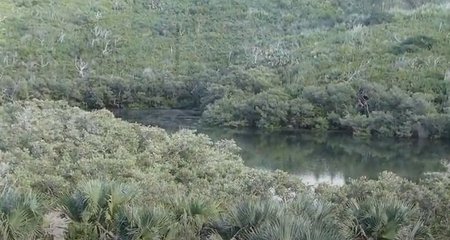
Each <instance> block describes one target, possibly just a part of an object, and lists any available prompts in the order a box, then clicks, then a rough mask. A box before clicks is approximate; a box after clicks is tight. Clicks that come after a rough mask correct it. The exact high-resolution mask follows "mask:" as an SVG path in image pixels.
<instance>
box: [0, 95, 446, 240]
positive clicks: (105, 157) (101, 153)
mask: <svg viewBox="0 0 450 240" xmlns="http://www.w3.org/2000/svg"><path fill="white" fill-rule="evenodd" d="M0 120H1V121H0V124H1V129H2V131H1V132H0V134H1V136H0V139H1V141H0V150H1V151H0V163H1V166H2V171H1V174H2V181H1V184H2V185H4V186H6V187H4V191H3V192H2V193H1V195H0V223H1V225H0V233H1V234H2V239H57V238H59V239H61V238H65V239H167V240H172V239H208V238H213V237H214V238H215V239H222V240H223V239H230V240H231V239H355V240H356V239H433V238H434V239H438V240H441V239H448V238H449V237H450V235H449V234H450V231H449V227H448V226H449V224H448V223H449V219H450V217H449V213H450V211H449V210H450V205H449V203H450V194H449V192H450V191H449V188H448V186H449V183H450V177H449V171H447V172H443V173H431V174H428V175H426V176H425V177H424V178H423V179H422V180H420V181H419V182H417V183H415V182H411V181H408V180H406V179H403V178H400V177H398V176H396V175H394V174H391V173H383V174H381V175H380V177H379V179H378V180H367V179H364V178H361V179H356V180H350V181H349V183H348V184H346V185H344V186H342V187H332V186H327V185H322V186H319V187H317V188H316V189H315V190H314V191H309V190H307V189H306V188H305V187H304V185H303V184H302V183H301V182H300V181H299V180H298V178H297V177H295V176H291V175H288V174H286V173H284V172H281V171H275V172H268V171H262V170H255V169H250V168H248V167H245V166H244V165H243V161H242V159H241V158H240V157H239V155H238V153H237V152H238V150H239V149H238V148H237V146H236V145H235V144H234V143H233V142H231V141H219V142H213V141H211V140H210V139H209V138H208V137H206V136H205V135H201V134H195V133H194V132H192V131H187V130H183V131H179V132H177V133H174V134H168V133H166V132H165V131H164V130H161V129H159V128H152V127H145V126H141V125H137V124H131V123H126V122H123V121H121V120H118V119H115V118H114V117H113V116H112V114H111V113H109V112H107V111H105V110H101V111H96V112H85V111H82V110H80V109H78V108H74V107H70V106H68V105H67V103H63V102H51V101H37V100H35V101H31V102H15V103H7V104H4V105H2V106H1V107H0ZM64 173H65V174H66V175H64ZM98 179H101V180H98ZM30 188H32V189H33V191H35V192H37V193H39V194H42V196H43V197H42V198H37V197H36V195H34V194H32V193H30V192H29V189H30ZM24 192H26V193H24ZM355 199H356V200H355ZM44 213H47V214H45V215H44ZM62 213H63V214H62ZM44 220H45V221H44Z"/></svg>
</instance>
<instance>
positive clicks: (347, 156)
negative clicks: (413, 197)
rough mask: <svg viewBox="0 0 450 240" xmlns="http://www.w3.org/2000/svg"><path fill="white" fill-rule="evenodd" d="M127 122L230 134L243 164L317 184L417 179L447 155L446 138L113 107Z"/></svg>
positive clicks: (219, 136) (436, 168) (449, 148)
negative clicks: (270, 125) (388, 176)
mask: <svg viewBox="0 0 450 240" xmlns="http://www.w3.org/2000/svg"><path fill="white" fill-rule="evenodd" d="M114 114H115V115H116V116H117V117H120V118H122V119H124V120H127V121H130V122H138V123H141V124H144V125H152V126H159V127H162V128H165V129H167V130H168V131H176V130H178V129H180V128H190V129H197V131H198V132H200V133H205V134H207V135H209V136H210V137H211V138H212V139H213V140H218V139H223V138H226V139H234V140H235V141H236V143H237V144H238V145H239V146H240V147H241V148H242V151H241V155H242V158H243V159H244V161H245V163H246V165H248V166H250V167H256V168H264V169H281V170H284V171H287V172H289V173H292V174H296V175H297V176H299V177H300V178H301V179H302V180H303V181H304V182H306V183H308V184H311V185H315V184H318V183H320V182H327V183H331V184H334V185H342V184H344V183H345V181H347V180H348V178H358V177H361V176H367V177H368V178H376V177H377V175H378V174H379V173H380V172H382V171H385V170H388V171H392V172H395V173H396V174H398V175H400V176H403V177H407V178H409V179H411V180H417V179H418V178H419V177H420V176H421V175H422V174H423V173H424V172H430V171H441V170H443V167H442V165H441V160H443V159H449V158H450V142H449V141H439V140H416V139H394V138H355V137H352V136H351V135H348V134H343V133H340V132H327V133H317V132H311V131H294V130H283V131H271V132H267V131H261V130H259V131H258V130H249V129H246V130H236V129H224V128H205V127H201V125H200V124H199V118H200V117H199V113H198V112H195V111H184V110H183V111H182V110H124V109H122V110H116V111H114Z"/></svg>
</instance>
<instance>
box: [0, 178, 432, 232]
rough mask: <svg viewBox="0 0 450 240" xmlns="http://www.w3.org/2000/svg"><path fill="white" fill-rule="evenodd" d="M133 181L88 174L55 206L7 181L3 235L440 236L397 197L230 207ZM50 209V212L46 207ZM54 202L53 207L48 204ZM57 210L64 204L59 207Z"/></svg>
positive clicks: (1, 201)
mask: <svg viewBox="0 0 450 240" xmlns="http://www.w3.org/2000/svg"><path fill="white" fill-rule="evenodd" d="M138 197H139V191H138V190H137V189H136V188H135V187H133V186H132V185H124V184H120V183H116V182H104V181H99V180H91V181H86V182H84V183H82V184H80V186H79V187H78V188H77V189H76V190H75V191H74V192H72V193H71V194H68V195H66V196H63V197H61V199H58V201H57V202H58V204H57V205H56V206H53V207H50V206H46V207H44V206H43V205H44V204H43V202H44V201H41V200H40V198H39V197H37V196H36V195H33V194H31V193H26V194H24V193H20V192H19V191H16V190H14V189H13V188H5V189H4V190H3V191H2V193H1V196H0V210H1V212H0V220H1V225H0V233H1V237H2V239H5V240H6V239H11V240H19V239H53V240H64V239H103V240H113V239H115V240H119V239H120V240H134V239H168V240H171V239H200V240H208V239H216V240H291V239H292V240H294V239H299V240H303V239H305V240H328V239H329V240H335V239H355V240H369V239H380V240H381V239H383V240H396V239H408V240H413V239H418V240H420V239H433V236H432V235H431V233H430V229H429V228H428V227H427V226H425V225H424V222H423V221H422V220H421V219H420V212H419V209H418V208H416V207H414V206H412V205H409V204H407V203H404V202H402V201H400V200H398V199H394V198H386V199H375V198H366V199H359V200H355V199H351V200H350V201H348V202H347V203H345V204H343V205H345V207H344V208H340V205H339V204H336V203H331V202H329V201H326V200H323V199H320V198H319V197H318V196H315V195H313V194H312V193H305V194H302V195H299V196H297V197H296V198H295V199H294V200H293V201H291V202H277V201H274V200H273V199H269V198H267V199H266V198H258V199H245V200H242V201H239V202H237V203H235V204H234V205H231V206H228V207H226V206H223V205H222V206H221V205H218V204H215V203H213V202H211V201H208V200H204V199H201V198H192V197H184V198H182V197H180V196H178V197H175V198H174V200H173V201H171V202H170V203H167V204H160V203H159V204H154V203H147V204H146V203H143V202H140V201H136V200H137V199H138ZM45 209H46V210H47V211H50V212H49V213H47V214H44V213H45ZM49 209H51V210H49ZM56 209H58V210H56Z"/></svg>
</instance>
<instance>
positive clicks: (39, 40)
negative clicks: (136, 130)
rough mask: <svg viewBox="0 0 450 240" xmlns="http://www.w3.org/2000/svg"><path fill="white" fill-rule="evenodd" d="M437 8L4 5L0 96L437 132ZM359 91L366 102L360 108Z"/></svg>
mask: <svg viewBox="0 0 450 240" xmlns="http://www.w3.org/2000/svg"><path fill="white" fill-rule="evenodd" d="M425 3H426V4H425ZM448 6H449V5H448V1H445V0H432V1H424V0H382V1H373V0H358V1H356V0H338V1H328V0H320V1H317V0H279V1H272V0H258V1H255V0H246V1H220V0H206V1H199V0H182V1H180V0H167V1H159V0H134V1H125V0H117V1H107V0H100V1H88V2H86V1H82V0H61V1H54V0H48V1H32V0H6V1H2V3H0V61H1V63H2V64H0V89H1V90H2V91H1V101H2V102H6V101H12V100H17V99H31V98H40V99H63V100H66V101H68V102H70V103H71V104H72V105H77V106H82V107H83V108H89V109H96V108H103V107H111V108H116V107H144V108H149V107H170V108H189V109H200V110H202V111H203V120H204V122H205V123H207V124H213V125H225V126H233V127H239V126H246V127H260V128H278V127H292V128H319V129H345V130H347V131H351V132H353V133H355V134H359V135H361V134H362V135H367V134H379V135H389V136H401V137H410V136H419V137H446V136H449V133H450V124H449V122H450V112H449V111H450V110H449V109H450V108H449V107H450V102H449V99H448V89H449V82H450V70H449V69H448V63H449V58H450V52H449V51H448V49H449V47H450V38H449V36H448V32H449V30H450V24H449V23H450V15H449V14H448V12H449V7H448ZM361 96H363V97H364V96H365V97H366V98H368V100H367V106H364V104H363V106H357V103H358V101H357V99H358V97H361ZM366 115H368V117H367V116H366Z"/></svg>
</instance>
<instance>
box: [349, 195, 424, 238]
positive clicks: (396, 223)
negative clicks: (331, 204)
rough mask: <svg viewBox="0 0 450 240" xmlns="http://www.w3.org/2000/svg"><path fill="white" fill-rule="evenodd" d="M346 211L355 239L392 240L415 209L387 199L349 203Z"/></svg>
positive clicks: (398, 201)
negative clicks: (348, 214)
mask: <svg viewBox="0 0 450 240" xmlns="http://www.w3.org/2000/svg"><path fill="white" fill-rule="evenodd" d="M348 211H349V213H350V215H351V216H352V217H353V221H352V224H351V228H352V229H353V233H354V236H355V237H359V238H362V239H370V238H374V239H386V240H388V239H392V240H393V239H396V238H397V235H398V233H399V231H400V229H401V228H402V227H403V226H405V225H406V224H407V223H408V222H407V221H408V218H409V217H410V216H411V215H412V214H413V213H414V211H415V209H414V208H413V207H412V206H410V205H408V204H405V203H403V202H401V201H400V200H397V199H393V198H387V199H366V200H364V201H361V202H357V201H351V202H350V203H349V204H348Z"/></svg>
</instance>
